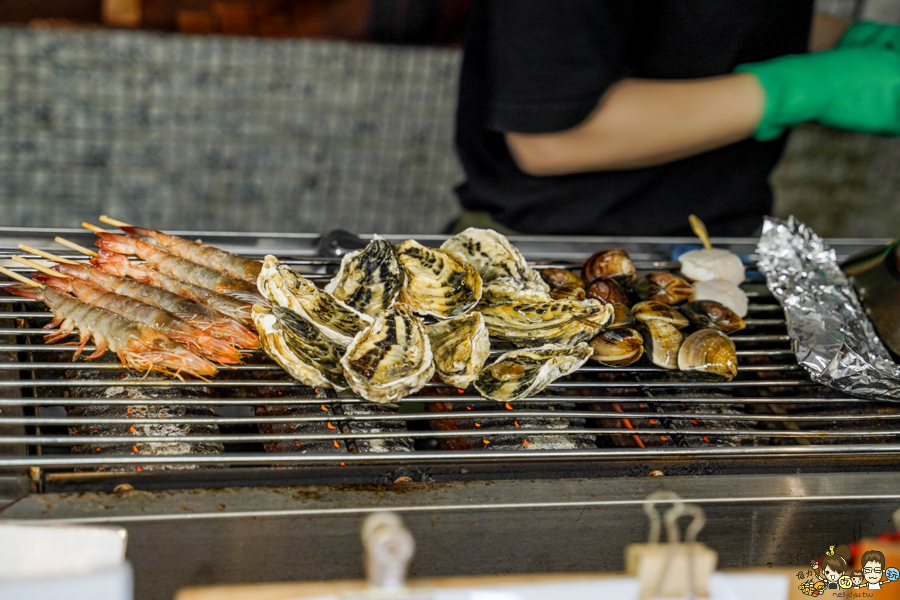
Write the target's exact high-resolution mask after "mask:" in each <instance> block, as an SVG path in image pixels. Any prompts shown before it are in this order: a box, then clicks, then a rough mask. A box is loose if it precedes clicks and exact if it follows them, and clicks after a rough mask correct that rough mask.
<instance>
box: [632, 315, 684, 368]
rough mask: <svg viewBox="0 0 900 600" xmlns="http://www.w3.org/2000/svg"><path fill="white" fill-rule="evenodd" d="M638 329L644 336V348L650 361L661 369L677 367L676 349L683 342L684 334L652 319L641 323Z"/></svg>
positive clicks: (677, 349)
mask: <svg viewBox="0 0 900 600" xmlns="http://www.w3.org/2000/svg"><path fill="white" fill-rule="evenodd" d="M638 331H639V332H640V334H641V336H643V338H644V350H645V351H646V354H647V357H648V358H649V359H650V362H652V363H653V364H654V365H656V366H657V367H662V368H663V369H670V370H675V369H677V368H678V351H679V350H680V349H681V345H682V343H684V336H683V335H682V334H681V332H680V331H679V330H678V329H676V328H675V327H674V326H672V325H670V324H669V323H666V322H665V321H660V320H658V319H654V320H651V321H647V322H646V323H642V324H641V326H640V327H639V328H638Z"/></svg>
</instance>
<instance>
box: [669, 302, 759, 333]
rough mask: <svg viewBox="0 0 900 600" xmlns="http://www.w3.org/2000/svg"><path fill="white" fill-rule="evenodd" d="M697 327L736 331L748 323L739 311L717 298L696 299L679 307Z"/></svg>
mask: <svg viewBox="0 0 900 600" xmlns="http://www.w3.org/2000/svg"><path fill="white" fill-rule="evenodd" d="M678 310H680V311H681V313H682V314H683V315H684V316H686V317H687V318H688V320H689V321H690V322H691V323H693V324H694V326H695V327H699V328H705V329H718V330H719V331H721V332H722V333H734V332H735V331H740V330H741V329H744V328H745V327H746V326H747V325H746V324H745V323H744V320H743V319H742V318H740V317H739V316H737V313H736V312H734V311H733V310H731V309H730V308H728V307H727V306H723V305H722V304H719V303H718V302H716V301H715V300H695V301H694V302H688V303H687V304H684V305H682V306H679V307H678Z"/></svg>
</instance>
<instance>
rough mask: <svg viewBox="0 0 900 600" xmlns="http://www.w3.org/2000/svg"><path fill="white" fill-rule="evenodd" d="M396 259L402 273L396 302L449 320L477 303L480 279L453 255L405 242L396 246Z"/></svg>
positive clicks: (461, 260)
mask: <svg viewBox="0 0 900 600" xmlns="http://www.w3.org/2000/svg"><path fill="white" fill-rule="evenodd" d="M397 256H398V257H399V259H400V264H401V265H403V268H404V269H405V270H406V284H405V285H404V286H403V289H402V290H401V291H400V302H403V303H404V304H407V305H408V306H409V307H410V308H412V309H413V310H414V311H415V312H417V313H418V314H420V315H431V316H432V317H436V318H438V319H449V318H450V317H455V316H458V315H461V314H463V313H465V312H466V311H468V310H469V309H471V308H473V307H474V306H475V305H476V304H478V301H479V300H481V276H480V275H478V272H477V271H475V267H473V266H472V265H471V264H469V263H468V262H467V261H466V260H465V259H464V258H463V257H462V256H460V255H459V254H457V253H456V252H452V251H450V250H437V249H435V248H426V247H425V246H423V245H421V244H419V243H418V242H416V241H415V240H406V241H405V242H403V243H402V244H400V245H399V246H397Z"/></svg>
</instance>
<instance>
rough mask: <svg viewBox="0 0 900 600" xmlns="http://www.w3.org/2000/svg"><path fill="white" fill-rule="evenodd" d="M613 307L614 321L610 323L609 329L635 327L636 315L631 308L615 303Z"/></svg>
mask: <svg viewBox="0 0 900 600" xmlns="http://www.w3.org/2000/svg"><path fill="white" fill-rule="evenodd" d="M612 307H613V318H612V321H610V322H609V324H608V327H610V328H613V327H630V326H632V325H634V315H633V314H632V313H631V309H630V308H628V307H627V306H625V305H624V304H616V303H614V304H613V305H612Z"/></svg>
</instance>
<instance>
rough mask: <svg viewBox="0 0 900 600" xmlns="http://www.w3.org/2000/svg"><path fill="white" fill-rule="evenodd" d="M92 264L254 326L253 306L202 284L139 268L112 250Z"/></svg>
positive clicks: (105, 251) (94, 260)
mask: <svg viewBox="0 0 900 600" xmlns="http://www.w3.org/2000/svg"><path fill="white" fill-rule="evenodd" d="M91 263H93V264H94V266H96V267H97V268H99V269H101V270H103V271H105V272H107V273H110V274H112V275H118V276H119V277H126V276H127V277H131V278H132V279H134V280H136V281H139V282H141V283H146V284H147V285H153V286H156V287H158V288H162V289H164V290H166V291H168V292H172V293H173V294H178V295H179V296H183V297H185V298H189V299H191V300H193V301H194V302H199V303H200V304H202V305H204V306H206V307H208V308H211V309H212V310H214V311H217V312H220V313H222V314H223V315H228V316H229V317H231V318H232V319H235V320H236V321H238V322H239V323H242V324H244V325H252V324H253V313H252V312H251V309H252V305H251V304H249V303H247V302H243V301H241V300H236V299H234V298H232V297H231V296H226V295H225V294H219V293H218V292H214V291H212V290H208V289H206V288H202V287H200V286H198V285H193V284H190V283H184V282H182V281H179V280H177V279H175V278H174V277H169V276H167V275H163V274H162V273H160V272H159V271H154V270H153V269H150V268H148V267H145V266H143V265H136V264H134V263H132V262H131V261H130V260H128V257H127V256H125V255H124V254H116V253H115V252H110V251H108V250H101V251H100V256H99V257H97V258H95V259H93V260H91Z"/></svg>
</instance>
